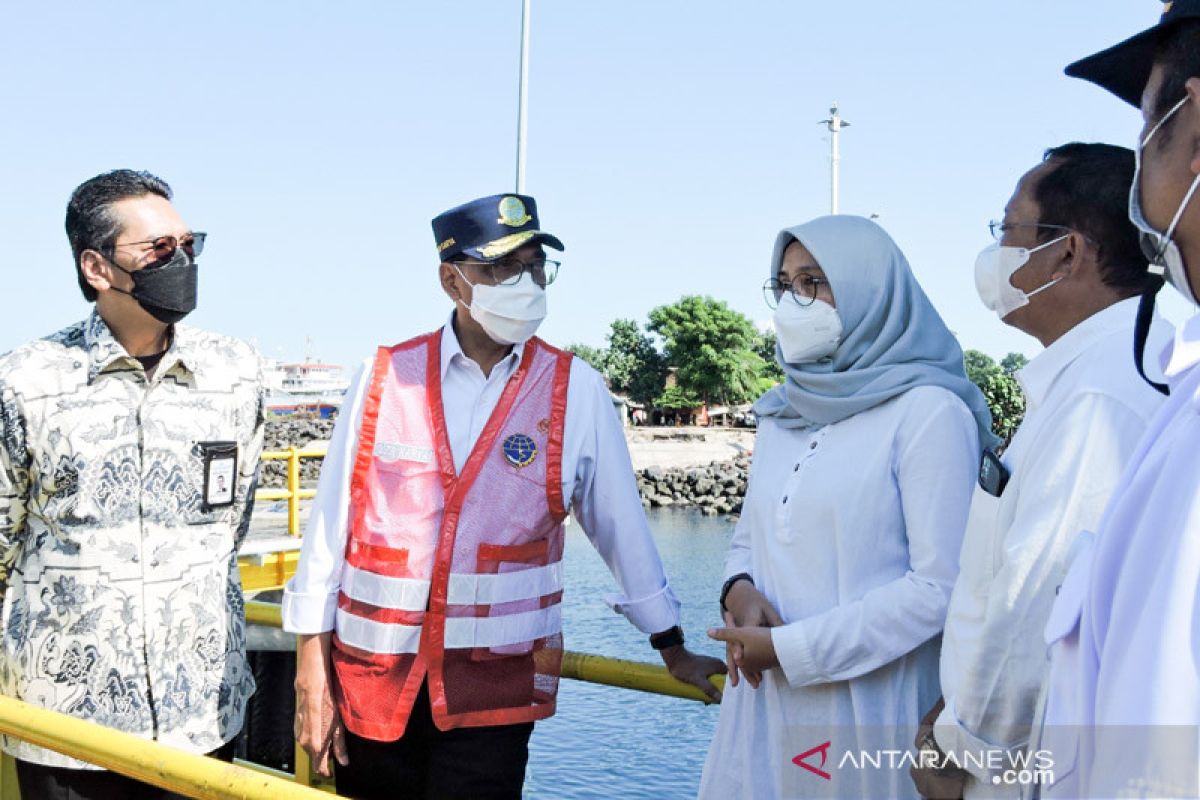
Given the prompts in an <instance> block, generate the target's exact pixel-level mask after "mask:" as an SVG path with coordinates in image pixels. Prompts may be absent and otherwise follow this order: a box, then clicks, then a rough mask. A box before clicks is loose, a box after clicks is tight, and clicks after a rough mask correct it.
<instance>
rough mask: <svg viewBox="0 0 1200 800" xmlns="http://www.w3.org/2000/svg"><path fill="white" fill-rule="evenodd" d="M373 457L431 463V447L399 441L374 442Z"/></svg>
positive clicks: (385, 459) (382, 459)
mask: <svg viewBox="0 0 1200 800" xmlns="http://www.w3.org/2000/svg"><path fill="white" fill-rule="evenodd" d="M375 457H376V458H378V459H379V460H380V461H416V462H418V463H420V464H431V463H433V448H432V447H417V446H416V445H411V444H401V443H400V442H376V443H375Z"/></svg>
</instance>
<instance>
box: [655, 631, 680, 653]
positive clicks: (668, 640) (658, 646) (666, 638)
mask: <svg viewBox="0 0 1200 800" xmlns="http://www.w3.org/2000/svg"><path fill="white" fill-rule="evenodd" d="M679 644H683V628H681V627H679V626H678V625H676V626H675V627H673V628H667V629H666V630H665V631H662V632H661V633H652V634H650V646H651V647H653V648H654V649H655V650H666V649H667V648H668V647H674V646H675V645H679Z"/></svg>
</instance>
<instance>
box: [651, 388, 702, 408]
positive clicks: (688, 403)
mask: <svg viewBox="0 0 1200 800" xmlns="http://www.w3.org/2000/svg"><path fill="white" fill-rule="evenodd" d="M654 405H656V406H658V407H659V408H665V409H667V410H668V411H689V410H691V409H693V408H696V407H697V406H699V405H700V401H699V400H698V399H697V398H696V396H695V395H693V394H691V393H690V392H688V391H686V390H684V389H682V388H680V386H679V384H675V385H674V386H671V387H669V388H668V389H666V390H665V391H663V393H662V394H660V395H659V396H658V397H656V398H654Z"/></svg>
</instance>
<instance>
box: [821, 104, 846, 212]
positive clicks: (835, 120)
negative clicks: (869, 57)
mask: <svg viewBox="0 0 1200 800" xmlns="http://www.w3.org/2000/svg"><path fill="white" fill-rule="evenodd" d="M829 113H830V114H831V115H832V116H830V118H829V119H823V120H821V122H820V123H819V124H821V125H825V126H826V127H828V128H829V147H830V157H829V171H830V188H829V213H830V214H836V213H838V183H839V180H840V178H839V174H838V167H839V162H841V160H842V154H841V151H840V150H839V149H838V137H839V136H840V135H841V132H842V128H848V127H850V123H849V122H846V120H844V119H842V117H841V115H840V114H839V113H838V104H837V101H836V100H835V101H833V105H832V106H830V107H829Z"/></svg>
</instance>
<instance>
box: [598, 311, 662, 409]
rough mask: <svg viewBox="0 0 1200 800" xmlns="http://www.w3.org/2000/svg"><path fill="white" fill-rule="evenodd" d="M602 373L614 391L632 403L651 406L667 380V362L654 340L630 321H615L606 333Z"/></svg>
mask: <svg viewBox="0 0 1200 800" xmlns="http://www.w3.org/2000/svg"><path fill="white" fill-rule="evenodd" d="M607 338H608V351H607V353H608V355H607V356H606V357H605V360H604V374H605V376H606V377H607V378H608V380H609V382H610V383H611V384H612V388H613V390H614V391H617V392H624V393H625V394H627V395H629V399H631V400H633V401H634V402H635V403H642V404H644V405H650V404H652V403H653V402H654V400H655V398H656V397H658V396H659V395H660V394H661V393H662V390H663V386H664V385H665V384H666V381H667V362H666V359H664V358H663V356H662V354H661V353H659V352H658V348H657V347H655V346H654V339H652V338H651V337H650V336H648V335H646V333H644V332H643V331H642V329H641V326H639V325H638V324H637V323H636V322H634V321H633V320H631V319H618V320H615V321H614V322H613V324H612V327H611V328H610V329H609V333H608V337H607Z"/></svg>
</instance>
